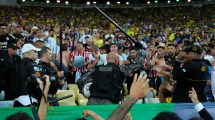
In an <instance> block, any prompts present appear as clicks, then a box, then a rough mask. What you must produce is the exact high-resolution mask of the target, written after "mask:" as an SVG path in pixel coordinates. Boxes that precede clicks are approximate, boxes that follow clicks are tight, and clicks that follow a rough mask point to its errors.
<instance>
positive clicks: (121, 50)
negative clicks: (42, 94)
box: [117, 46, 123, 55]
mask: <svg viewBox="0 0 215 120" xmlns="http://www.w3.org/2000/svg"><path fill="white" fill-rule="evenodd" d="M117 53H118V54H119V55H122V53H123V47H121V46H119V47H118V51H117Z"/></svg>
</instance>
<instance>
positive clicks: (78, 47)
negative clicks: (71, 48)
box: [76, 42, 83, 51]
mask: <svg viewBox="0 0 215 120" xmlns="http://www.w3.org/2000/svg"><path fill="white" fill-rule="evenodd" d="M76 50H77V51H80V50H83V43H81V42H78V43H77V45H76Z"/></svg>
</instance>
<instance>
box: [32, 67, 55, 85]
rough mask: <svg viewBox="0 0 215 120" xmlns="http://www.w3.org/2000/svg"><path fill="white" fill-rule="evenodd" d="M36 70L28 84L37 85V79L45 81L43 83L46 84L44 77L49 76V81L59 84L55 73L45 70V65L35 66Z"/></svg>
mask: <svg viewBox="0 0 215 120" xmlns="http://www.w3.org/2000/svg"><path fill="white" fill-rule="evenodd" d="M33 68H34V72H33V74H32V75H31V76H30V78H29V80H28V82H30V83H32V82H33V83H35V82H37V81H36V79H37V78H39V79H41V80H42V81H43V83H44V84H45V81H46V80H45V79H46V78H43V76H44V75H49V81H50V82H51V83H52V82H57V79H56V77H55V75H54V73H55V72H54V71H49V72H48V71H47V69H46V68H45V66H43V65H34V66H33Z"/></svg>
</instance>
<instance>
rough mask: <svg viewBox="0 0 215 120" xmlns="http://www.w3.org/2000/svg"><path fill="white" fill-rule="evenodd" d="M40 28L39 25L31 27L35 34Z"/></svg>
mask: <svg viewBox="0 0 215 120" xmlns="http://www.w3.org/2000/svg"><path fill="white" fill-rule="evenodd" d="M38 29H39V28H38V27H37V26H33V27H32V28H31V30H32V32H33V33H34V34H36V33H37V30H38Z"/></svg>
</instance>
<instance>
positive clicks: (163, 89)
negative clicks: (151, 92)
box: [158, 44, 176, 102]
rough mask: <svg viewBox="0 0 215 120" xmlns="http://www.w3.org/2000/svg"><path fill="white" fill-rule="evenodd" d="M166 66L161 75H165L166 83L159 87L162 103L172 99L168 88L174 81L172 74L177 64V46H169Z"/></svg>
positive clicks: (165, 58)
mask: <svg viewBox="0 0 215 120" xmlns="http://www.w3.org/2000/svg"><path fill="white" fill-rule="evenodd" d="M164 60H165V62H166V63H165V64H164V65H163V67H162V68H161V73H162V74H163V75H165V82H163V83H162V84H161V85H160V87H159V91H158V92H159V94H158V95H159V96H158V97H159V99H160V102H165V98H168V97H172V93H171V92H172V91H169V89H168V87H169V86H170V87H171V86H172V83H173V81H172V80H171V76H172V74H171V72H172V69H173V64H174V63H175V60H176V59H175V45H174V44H168V47H167V55H166V56H165V57H164Z"/></svg>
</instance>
